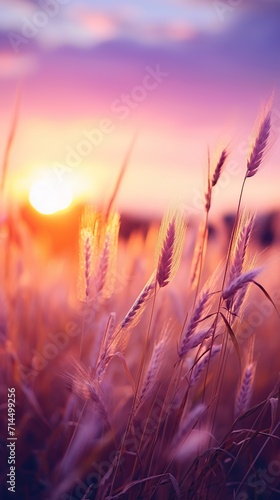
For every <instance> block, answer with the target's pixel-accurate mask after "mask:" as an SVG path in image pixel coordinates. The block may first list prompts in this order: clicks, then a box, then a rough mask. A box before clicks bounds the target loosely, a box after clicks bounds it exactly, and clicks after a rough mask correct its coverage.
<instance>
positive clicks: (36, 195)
mask: <svg viewBox="0 0 280 500" xmlns="http://www.w3.org/2000/svg"><path fill="white" fill-rule="evenodd" d="M72 200H73V196H72V192H71V189H70V187H69V186H67V185H66V184H63V183H62V184H60V183H59V182H57V181H54V180H50V179H43V180H37V181H35V182H34V183H33V184H32V186H31V188H30V191H29V201H30V203H31V205H32V206H33V207H34V208H35V210H37V212H40V213H41V214H45V215H50V214H54V213H56V212H59V211H60V210H65V209H66V208H68V207H69V206H70V204H71V202H72Z"/></svg>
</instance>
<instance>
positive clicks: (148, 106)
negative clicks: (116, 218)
mask: <svg viewBox="0 0 280 500" xmlns="http://www.w3.org/2000/svg"><path fill="white" fill-rule="evenodd" d="M52 1H53V2H54V3H53V4H48V9H52V10H49V11H48V12H49V15H47V14H42V12H43V11H42V6H43V5H44V8H45V9H47V0H46V1H45V2H44V0H42V3H41V4H40V3H39V2H38V1H34V2H30V1H22V0H21V1H13V2H10V1H3V0H2V1H0V12H1V16H0V108H1V115H2V120H1V123H0V132H1V139H0V147H1V150H2V149H3V147H4V144H5V141H6V138H7V133H8V128H7V123H9V122H10V120H11V113H12V109H13V105H14V100H15V92H16V88H17V86H18V84H19V82H20V84H21V86H22V104H21V120H20V126H19V130H18V136H17V144H16V148H15V149H16V151H15V152H14V155H13V157H12V159H11V169H12V171H14V172H17V175H19V174H18V172H20V174H21V181H20V183H19V184H20V186H21V188H22V189H23V191H24V190H26V189H28V182H30V178H31V177H32V175H33V173H34V172H35V171H36V170H38V169H40V168H42V166H44V168H45V165H47V164H48V165H50V164H53V162H63V161H65V155H66V151H67V147H73V148H76V146H77V143H78V142H79V141H80V140H81V138H82V137H83V136H82V130H84V129H85V128H86V129H87V130H89V129H92V128H95V127H98V126H99V123H100V121H101V120H102V119H105V118H106V119H107V118H110V120H111V121H112V122H113V124H114V132H113V133H111V134H109V135H108V136H106V137H105V138H104V141H103V142H102V144H101V145H100V146H98V148H95V149H94V150H93V151H92V153H91V154H90V155H89V156H87V157H86V158H84V159H83V162H82V163H81V165H80V166H79V169H78V170H77V171H75V172H74V173H73V176H74V178H75V176H78V177H79V179H80V180H81V179H82V178H86V177H87V176H88V175H89V172H93V176H95V177H94V180H93V182H98V183H99V186H100V189H99V196H102V195H103V192H104V189H105V186H106V183H107V182H108V179H109V180H111V178H112V175H113V176H114V175H116V174H117V169H118V168H119V165H120V163H121V160H122V157H123V155H124V154H125V150H126V148H127V146H128V143H129V141H130V138H131V136H132V134H133V132H134V130H135V128H140V135H139V140H138V143H137V145H136V148H135V152H134V157H133V159H132V166H131V173H130V174H128V178H127V180H126V184H125V185H124V187H123V191H122V196H121V198H120V204H121V205H123V206H125V207H126V206H128V207H129V206H130V204H131V203H132V205H133V207H132V208H133V209H135V208H137V206H141V203H142V202H143V194H141V193H143V191H145V199H146V200H148V202H149V203H150V204H151V206H152V203H154V204H155V203H156V204H157V205H158V207H160V209H161V208H162V207H163V206H164V205H165V204H166V202H167V200H168V196H169V193H167V192H166V191H170V186H171V190H172V191H176V192H177V193H179V196H180V197H183V196H184V191H183V188H182V185H183V183H185V184H186V188H185V197H186V201H187V202H189V200H190V197H191V196H192V192H193V190H194V189H196V187H197V186H198V187H199V189H201V186H202V181H203V179H204V175H205V158H206V150H207V145H208V144H209V145H210V148H212V149H213V152H214V151H215V148H217V147H220V145H221V144H222V143H223V142H224V141H228V140H231V139H232V146H233V148H235V149H236V148H237V146H238V145H239V144H240V141H241V140H243V139H247V137H248V134H249V133H250V132H251V130H252V126H253V125H254V122H255V119H256V117H257V115H258V111H259V107H260V105H261V104H262V103H263V102H264V101H266V100H267V99H268V98H269V97H270V96H271V93H272V91H273V90H274V92H275V96H274V104H273V106H274V109H275V117H276V118H277V116H278V109H279V116H280V99H279V81H280V80H279V79H280V57H279V55H280V29H279V28H280V4H279V2H277V1H265V2H264V1H254V2H248V1H240V2H235V4H236V7H229V5H228V4H229V3H230V2H215V1H209V2H206V1H205V2H203V1H196V2H194V1H190V0H188V1H187V0H185V1H180V0H178V1H175V2H174V1H173V2H171V1H167V0H166V1H161V2H159V1H156V0H153V1H149V2H148V1H144V2H141V3H140V2H139V4H136V5H133V6H131V5H130V4H128V3H126V2H112V1H105V2H102V5H99V2H98V3H97V2H92V1H88V2H86V1H80V2H79V1H77V0H60V1H59V0H52ZM63 3H64V5H62V4H63ZM232 3H234V2H232ZM40 5H41V7H40ZM45 12H46V11H45ZM50 13H51V15H50ZM39 22H41V23H44V22H45V23H46V26H44V27H40V28H38V27H36V23H37V24H38V23H39ZM30 23H32V24H30ZM27 26H29V30H31V29H32V30H34V33H35V34H34V36H32V37H31V38H26V34H30V32H27V31H26V29H27V28H26V27H27ZM32 26H33V27H32ZM23 35H24V37H23V38H19V36H23ZM157 65H159V67H160V69H161V71H163V72H165V73H168V77H166V78H163V81H162V83H161V84H160V85H158V87H157V88H156V89H155V90H154V91H149V92H147V96H146V97H145V99H144V100H143V102H140V103H137V105H135V106H133V107H132V108H129V114H128V117H127V118H126V119H124V120H121V119H120V116H121V115H120V113H117V112H116V101H118V102H120V101H122V100H123V96H126V95H127V94H128V95H131V92H133V90H134V88H135V87H139V86H141V85H142V83H143V79H144V78H145V75H146V73H147V69H146V68H147V67H150V68H156V67H157ZM133 95H134V94H133ZM113 103H115V106H114V105H113ZM133 104H135V102H134V103H133ZM278 158H279V147H278V146H277V144H275V145H274V147H273V150H272V153H271V155H270V157H269V160H270V161H269V162H268V167H267V169H266V173H265V174H263V173H261V174H260V181H259V187H260V186H263V183H264V182H265V183H266V184H267V186H268V187H269V186H270V180H271V179H272V178H273V179H275V175H276V176H278V175H279V174H278V168H277V167H278V165H277V159H278ZM244 160H245V159H244V158H243V157H242V158H241V157H240V154H238V156H237V161H239V162H241V161H242V162H243V161H244ZM101 170H102V172H101ZM151 171H152V172H153V174H154V178H155V179H161V185H162V191H161V193H157V195H156V202H155V201H153V200H154V197H155V194H154V192H153V190H152V189H151V188H148V187H147V185H148V179H149V176H150V175H151ZM30 176H31V177H30ZM108 176H109V177H108ZM190 176H191V177H190ZM262 176H263V177H262ZM171 178H172V179H171ZM24 179H25V180H26V183H25V182H24ZM75 179H76V178H75ZM170 179H171V180H170ZM235 184H236V186H238V185H239V184H238V182H237V179H232V181H231V185H230V187H231V189H230V190H228V191H227V189H225V190H224V193H222V194H221V197H220V206H221V205H223V203H225V202H226V201H230V196H231V195H232V196H233V195H234V187H235ZM176 186H178V187H176ZM256 186H258V183H257V181H256V184H255V189H256V190H257V191H259V187H256ZM274 186H275V183H273V184H271V186H270V187H269V189H270V188H271V189H274V190H275V188H274ZM82 189H83V188H82V187H81V190H82ZM97 191H98V190H97ZM131 193H133V195H132V194H131ZM229 193H230V196H229ZM173 194H175V193H173ZM95 196H98V194H97V192H96V190H95ZM266 196H267V199H268V195H267V194H266ZM274 198H275V200H276V192H274ZM152 199H153V200H152ZM269 199H270V200H271V196H270V198H269ZM218 201H219V200H218ZM263 201H264V203H265V202H266V199H265V198H264V200H263ZM218 205H219V203H218Z"/></svg>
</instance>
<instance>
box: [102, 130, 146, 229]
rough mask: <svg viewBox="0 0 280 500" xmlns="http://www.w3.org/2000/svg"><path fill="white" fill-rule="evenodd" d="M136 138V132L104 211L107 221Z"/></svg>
mask: <svg viewBox="0 0 280 500" xmlns="http://www.w3.org/2000/svg"><path fill="white" fill-rule="evenodd" d="M137 136H138V132H136V133H135V134H134V136H133V138H132V141H131V143H130V146H129V148H128V151H127V153H126V156H125V158H124V161H123V164H122V166H121V169H120V172H119V175H118V178H117V181H116V184H115V186H114V190H113V193H112V195H111V198H110V200H109V202H108V205H107V207H106V210H105V217H106V219H107V217H108V215H109V213H110V212H111V210H112V207H113V204H114V202H115V199H116V197H117V194H118V192H119V189H120V186H121V183H122V180H123V178H124V175H125V172H126V169H127V167H128V164H129V160H130V157H131V153H132V151H133V148H134V145H135V143H136V140H137Z"/></svg>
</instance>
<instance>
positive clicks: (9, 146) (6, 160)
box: [0, 91, 21, 194]
mask: <svg viewBox="0 0 280 500" xmlns="http://www.w3.org/2000/svg"><path fill="white" fill-rule="evenodd" d="M20 101H21V94H20V92H19V91H18V93H17V97H16V105H15V110H14V115H13V119H12V124H11V128H10V133H9V137H8V141H7V145H6V149H5V152H4V158H3V163H2V172H1V180H0V194H2V193H3V190H4V185H5V180H6V176H7V170H8V164H9V158H10V153H11V150H12V146H13V142H14V138H15V134H16V129H17V123H18V117H19V109H20Z"/></svg>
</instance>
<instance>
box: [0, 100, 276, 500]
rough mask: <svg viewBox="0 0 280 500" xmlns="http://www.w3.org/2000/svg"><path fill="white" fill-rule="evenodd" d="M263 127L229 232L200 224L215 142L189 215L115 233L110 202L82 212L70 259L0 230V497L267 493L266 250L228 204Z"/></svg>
mask: <svg viewBox="0 0 280 500" xmlns="http://www.w3.org/2000/svg"><path fill="white" fill-rule="evenodd" d="M270 130H271V111H270V109H267V110H266V111H265V112H264V114H263V115H262V119H261V121H260V125H259V128H258V130H257V133H256V135H255V136H254V140H253V143H252V149H251V151H250V153H249V155H248V160H247V165H244V173H243V179H242V176H241V179H240V184H241V191H240V198H239V200H238V199H237V200H236V212H235V217H234V221H233V224H232V228H231V234H230V235H229V236H227V235H226V231H225V229H224V230H223V234H222V235H221V234H220V235H219V234H218V235H217V234H216V235H215V234H214V236H213V235H211V233H210V229H209V228H210V225H209V214H210V213H211V206H212V202H213V200H212V194H213V193H214V191H215V188H216V185H218V184H219V180H220V176H221V173H222V171H223V168H224V165H225V164H226V162H227V160H228V158H229V157H230V151H229V150H228V149H227V148H225V149H223V150H222V151H221V152H220V156H219V160H218V162H217V163H216V164H214V165H213V164H212V162H211V161H210V160H209V168H208V184H207V187H206V191H205V209H204V214H203V215H202V217H201V220H199V221H197V222H195V223H193V222H192V221H190V220H188V216H187V215H186V213H185V209H184V208H185V207H184V206H181V205H179V206H174V207H171V208H170V209H168V210H167V212H166V215H165V217H164V218H163V221H162V223H161V225H160V227H158V225H157V224H156V223H155V224H153V223H151V224H150V225H149V227H148V228H147V230H146V231H145V232H143V231H141V230H137V229H135V230H133V231H131V233H130V235H129V236H127V237H123V236H122V232H121V229H120V228H121V216H120V215H119V213H118V212H117V210H116V209H115V203H114V199H111V201H110V203H109V204H108V205H107V206H105V207H103V208H102V209H97V208H96V207H92V206H91V207H86V208H85V209H84V211H83V215H82V217H81V221H80V228H79V231H78V232H77V234H76V235H75V238H76V240H77V244H78V245H79V252H78V253H79V255H78V254H77V255H76V254H75V259H74V264H73V259H72V260H70V259H67V258H63V257H62V256H61V255H60V256H58V257H57V258H52V259H51V260H50V261H48V259H47V258H46V254H45V253H44V249H43V248H42V245H40V242H38V240H36V239H35V238H34V236H33V234H32V232H31V231H30V229H29V228H28V225H27V224H26V223H25V222H24V220H22V218H21V217H20V215H19V214H17V213H15V212H11V213H10V214H9V215H8V217H7V219H6V220H5V221H4V222H3V223H2V226H3V237H2V244H1V262H2V266H1V295H0V300H1V309H0V327H1V328H0V341H1V343H0V359H1V362H0V376H1V382H0V383H1V385H0V397H1V399H0V410H1V412H0V421H1V498H3V499H5V498H17V499H20V500H25V499H26V500H27V499H34V500H40V499H42V500H43V499H50V500H59V499H61V500H70V499H71V500H78V499H84V500H86V499H87V500H93V499H98V500H105V499H107V500H109V499H117V498H119V499H128V500H133V499H159V500H165V499H176V498H181V499H197V500H198V499H199V500H203V499H217V498H220V499H235V500H247V499H255V498H258V499H264V498H270V499H273V498H275V499H276V498H279V496H280V448H279V438H280V433H279V415H280V408H279V379H278V372H279V354H280V350H279V339H278V336H279V327H280V317H279V311H280V281H279V248H278V249H277V245H272V246H271V247H269V250H268V251H267V252H266V253H265V252H262V251H260V247H259V243H258V241H257V237H256V234H257V227H258V218H257V217H256V216H255V214H254V213H251V212H249V211H248V210H245V209H244V208H243V206H244V203H243V201H244V200H245V201H246V191H247V190H249V189H250V183H251V182H252V181H251V177H253V176H255V175H257V174H258V170H259V168H260V167H261V166H263V168H265V162H266V157H265V156H266V152H267V148H268V146H269V139H270V137H269V136H270ZM8 394H9V395H10V396H11V394H15V426H16V435H15V437H16V441H15V450H16V460H15V483H16V489H15V491H13V483H12V479H11V481H10V483H8V482H7V477H8V476H7V474H8V473H9V470H10V465H11V464H10V463H9V459H10V460H11V461H12V459H13V453H12V451H11V450H12V448H11V447H10V448H9V447H8V446H7V436H8V428H9V427H8V424H9V415H10V416H11V413H12V410H9V408H13V405H12V403H7V401H8V399H7V397H8V396H7V395H8ZM12 399H13V398H12ZM9 401H10V400H9ZM10 428H11V429H12V428H13V425H12V424H11V425H10ZM10 436H11V434H10ZM9 442H10V443H13V442H14V441H13V439H11V440H10V441H9ZM9 477H10V478H11V476H9ZM8 487H10V489H8Z"/></svg>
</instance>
